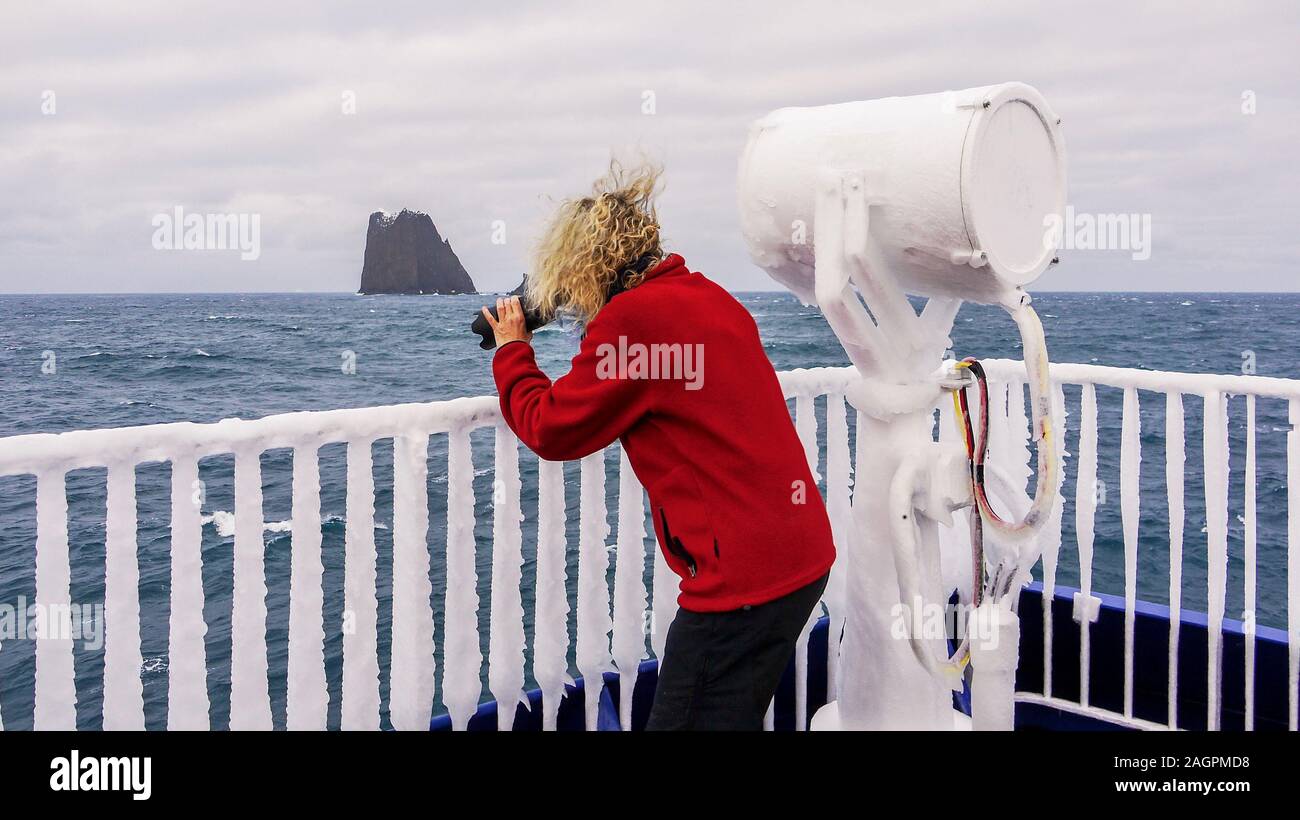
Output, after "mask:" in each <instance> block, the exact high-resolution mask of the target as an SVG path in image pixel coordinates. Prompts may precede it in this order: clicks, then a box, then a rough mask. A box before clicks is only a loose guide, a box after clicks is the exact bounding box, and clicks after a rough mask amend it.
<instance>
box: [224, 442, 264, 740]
mask: <svg viewBox="0 0 1300 820" xmlns="http://www.w3.org/2000/svg"><path fill="white" fill-rule="evenodd" d="M262 532H263V520H262V464H261V452H260V451H259V450H257V449H248V450H241V451H239V452H237V453H235V565H234V593H233V601H232V604H231V614H230V728H231V729H234V730H236V731H239V730H257V731H270V729H271V727H272V724H271V692H270V686H269V683H268V678H267V662H266V568H265V556H266V542H265V540H264V538H263V534H262Z"/></svg>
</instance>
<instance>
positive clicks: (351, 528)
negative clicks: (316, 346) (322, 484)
mask: <svg viewBox="0 0 1300 820" xmlns="http://www.w3.org/2000/svg"><path fill="white" fill-rule="evenodd" d="M371 445H372V442H371V441H370V440H369V439H360V440H356V441H349V442H348V450H347V462H348V466H347V470H348V472H347V521H346V523H345V524H344V544H343V609H344V612H346V613H348V614H349V615H350V616H351V618H352V628H351V629H345V630H343V709H342V726H343V728H344V729H352V730H355V729H366V730H372V731H373V730H376V729H378V728H379V650H378V646H377V644H378V641H377V638H378V635H377V633H376V626H377V622H378V615H379V602H378V600H377V598H376V595H375V581H376V577H375V576H376V554H375V477H374V459H373V457H372V456H371V452H370V449H371Z"/></svg>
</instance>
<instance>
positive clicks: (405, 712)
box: [388, 431, 478, 732]
mask: <svg viewBox="0 0 1300 820" xmlns="http://www.w3.org/2000/svg"><path fill="white" fill-rule="evenodd" d="M460 436H461V437H462V438H464V440H465V447H466V449H468V448H469V440H468V436H467V434H465V433H464V432H463V431H462V432H461V433H460ZM450 446H451V447H452V448H453V452H454V448H455V447H456V446H457V445H456V439H455V438H454V437H453V438H452V440H451V443H450ZM428 458H429V437H428V435H427V434H424V433H408V434H406V435H402V436H398V437H397V438H395V439H393V626H392V630H393V632H392V665H391V668H390V670H389V690H388V711H389V716H390V718H391V719H392V722H393V728H394V729H398V730H401V731H421V732H422V731H425V730H427V729H428V728H429V719H430V717H431V716H432V714H433V686H434V672H435V670H434V660H433V610H432V608H431V606H430V597H431V596H432V594H433V587H432V584H430V582H429V546H428V534H429V495H428V489H427V487H428V478H429V464H428ZM449 466H452V465H450V464H449ZM470 477H471V479H472V478H473V470H472V469H471V471H470ZM459 485H460V479H459V477H458V474H457V473H456V472H454V471H453V472H450V473H449V475H448V479H447V486H448V488H449V489H452V488H459ZM469 492H470V495H471V497H470V502H469V503H470V514H471V516H472V515H473V509H474V506H473V505H474V499H473V488H472V487H471V488H470V490H469ZM447 511H448V515H449V516H453V517H454V515H455V514H456V510H453V508H452V506H451V505H450V504H448V509H447ZM453 521H454V518H453ZM458 526H459V525H458V524H455V523H450V524H449V525H448V534H449V537H450V533H451V532H452V531H453V530H454V529H456V528H457V527H458ZM473 527H474V525H473V521H472V519H471V522H470V538H471V539H473V537H474V535H473V533H474V529H473ZM471 561H472V559H471ZM447 570H448V575H447V595H448V597H449V602H450V596H451V594H452V589H453V587H452V584H453V582H454V581H455V582H459V581H460V579H453V577H452V575H451V570H452V564H451V562H450V561H448V564H447ZM470 592H471V593H472V592H473V584H472V583H471V584H470ZM450 610H451V608H450V606H449V607H448V613H447V629H448V634H450V630H451V629H452V617H451V611H450ZM477 648H478V646H477V641H475V651H477ZM452 651H453V647H452V646H451V645H450V644H448V645H447V659H448V661H450V662H453V663H454V662H455V661H454V660H453V659H454V658H456V657H457V656H455V655H453V654H452ZM444 668H445V666H444ZM474 677H475V680H477V679H478V664H475V665H474ZM444 688H445V687H444ZM444 699H445V692H444ZM475 699H476V700H477V695H475ZM453 715H454V713H453ZM466 720H468V718H466ZM462 728H463V727H462Z"/></svg>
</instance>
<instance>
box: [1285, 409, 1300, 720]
mask: <svg viewBox="0 0 1300 820" xmlns="http://www.w3.org/2000/svg"><path fill="white" fill-rule="evenodd" d="M1287 421H1289V422H1290V423H1291V429H1290V431H1288V432H1287V434H1286V464H1287V469H1286V485H1287V492H1286V508H1287V543H1288V545H1289V547H1288V549H1287V553H1286V631H1287V638H1288V640H1287V648H1288V657H1287V664H1288V666H1289V671H1288V673H1287V701H1288V703H1287V720H1288V724H1289V725H1288V728H1290V729H1291V731H1293V732H1294V731H1295V730H1296V728H1297V724H1298V723H1300V715H1298V714H1297V711H1298V710H1297V708H1296V707H1297V701H1298V700H1300V548H1297V547H1296V545H1297V544H1300V399H1292V400H1291V402H1290V404H1289V406H1288V408H1287Z"/></svg>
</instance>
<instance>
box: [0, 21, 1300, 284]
mask: <svg viewBox="0 0 1300 820" xmlns="http://www.w3.org/2000/svg"><path fill="white" fill-rule="evenodd" d="M11 5H12V6H13V7H11V8H6V9H5V10H4V11H3V12H0V54H3V55H4V56H3V58H0V59H2V63H0V68H3V70H0V111H3V115H2V116H0V291H39V290H58V291H132V290H352V289H355V287H356V284H357V281H358V275H359V269H360V261H361V250H362V247H361V246H362V242H363V240H364V233H365V224H366V217H367V215H368V214H369V213H370V212H371V211H373V210H376V209H388V210H394V209H397V208H401V207H414V208H420V209H423V210H426V211H428V212H429V213H430V214H431V215H432V216H433V218H434V220H435V222H436V223H437V224H438V226H439V228H440V229H441V230H442V231H443V233H444V234H445V235H447V236H448V237H449V238H450V239H451V241H452V243H453V245H454V246H455V247H456V249H457V251H458V253H459V254H460V255H461V257H462V259H463V261H464V262H465V264H466V267H467V268H468V269H469V270H470V271H471V273H472V274H473V275H474V277H475V280H476V282H478V283H479V284H480V287H483V288H505V287H508V286H510V285H513V283H514V282H515V281H517V278H518V275H519V273H520V272H522V271H523V270H524V269H525V267H526V265H527V258H528V240H529V239H530V238H531V237H532V236H533V235H534V233H535V232H536V230H537V228H538V226H539V225H540V222H541V220H542V219H544V217H545V215H546V213H547V211H548V209H549V207H550V206H551V203H552V202H553V201H554V199H555V198H556V197H561V196H566V195H573V194H578V193H581V192H582V191H583V190H584V189H585V188H586V186H587V185H588V184H589V181H590V179H591V178H592V177H594V176H595V175H596V174H597V173H599V171H600V170H601V168H602V167H603V165H604V163H605V162H606V161H607V160H608V157H609V155H610V152H611V151H618V152H623V153H630V152H636V151H638V150H640V151H644V152H646V153H648V154H650V155H652V156H656V157H659V158H660V159H662V160H663V161H664V162H665V164H666V166H667V170H668V173H667V179H666V184H667V187H666V191H665V194H664V198H663V201H662V205H661V215H662V217H663V219H664V226H665V233H666V235H667V236H668V238H669V240H670V242H671V243H672V245H673V247H674V248H675V249H678V250H680V251H682V252H683V253H684V254H685V255H686V256H687V258H688V259H689V260H690V262H691V264H692V265H693V266H694V267H697V268H699V269H701V270H704V271H706V272H708V273H709V274H710V275H713V276H714V277H716V278H717V279H719V280H720V281H722V282H723V283H725V284H727V285H728V286H730V287H733V288H738V289H757V288H767V287H769V282H768V280H767V279H766V278H765V277H764V276H763V274H762V273H761V272H760V271H758V270H757V269H755V268H754V267H753V266H752V265H751V264H750V262H749V260H748V257H747V255H746V253H745V251H744V248H743V245H742V243H741V240H740V236H739V232H738V228H737V220H736V213H735V211H736V207H735V168H736V158H737V154H738V152H739V150H740V148H741V146H742V144H743V141H744V138H745V133H746V130H747V127H748V124H749V123H750V122H751V121H753V120H754V119H756V118H758V117H760V116H762V115H763V114H764V113H766V112H767V111H769V110H771V109H773V108H778V107H782V106H786V105H817V104H824V103H830V102H839V101H845V100H852V99H867V98H871V97H878V96H886V95H892V94H914V93H923V92H928V91H936V90H941V89H944V88H961V87H967V86H973V85H981V84H986V83H990V82H998V81H1002V80H1007V79H1020V80H1024V81H1026V82H1029V83H1032V84H1034V85H1037V86H1038V87H1039V88H1040V89H1042V90H1043V92H1044V93H1045V94H1047V96H1048V98H1049V99H1050V100H1051V101H1052V103H1053V105H1054V107H1055V108H1057V110H1058V111H1059V112H1060V113H1062V115H1063V116H1064V118H1065V123H1066V137H1067V141H1068V145H1069V149H1070V168H1071V171H1070V172H1071V197H1070V198H1071V201H1072V203H1073V204H1074V206H1075V207H1076V209H1077V210H1079V211H1082V212H1089V213H1096V212H1135V211H1136V212H1145V213H1150V214H1152V220H1153V233H1154V240H1153V241H1154V253H1153V255H1152V258H1151V259H1150V260H1149V261H1146V262H1133V261H1132V260H1131V259H1130V258H1129V256H1128V254H1126V253H1123V252H1115V253H1109V252H1108V253H1102V252H1073V253H1070V252H1066V253H1065V254H1063V257H1064V258H1063V264H1062V265H1061V266H1059V267H1058V268H1057V269H1054V270H1053V271H1052V272H1051V274H1050V275H1049V276H1048V277H1045V278H1044V279H1043V280H1042V282H1041V287H1044V288H1055V289H1135V288H1141V289H1156V290H1161V289H1188V290H1195V289H1214V288H1247V289H1262V290H1281V289H1294V288H1295V281H1296V280H1295V276H1294V274H1292V273H1291V271H1292V269H1293V267H1294V264H1295V263H1294V259H1295V258H1296V254H1297V252H1300V239H1297V232H1296V230H1295V228H1294V226H1295V224H1296V222H1297V217H1300V206H1297V205H1296V204H1295V199H1294V196H1293V194H1292V192H1293V191H1294V190H1295V187H1296V182H1297V181H1298V180H1297V177H1298V175H1297V172H1296V171H1295V167H1296V163H1295V161H1294V157H1293V154H1294V150H1295V145H1296V136H1297V127H1298V126H1300V108H1298V106H1297V103H1298V102H1300V99H1298V97H1300V95H1297V91H1296V88H1295V77H1296V76H1300V71H1297V69H1298V68H1300V60H1298V58H1297V57H1296V51H1297V50H1296V49H1295V47H1294V46H1295V43H1296V41H1297V36H1296V35H1297V33H1300V10H1297V7H1296V6H1295V4H1294V3H1284V2H1277V3H1272V2H1270V3H1254V4H1250V5H1247V6H1244V7H1240V8H1223V9H1213V8H1202V7H1197V6H1195V5H1191V4H1173V3H1168V4H1164V3H1162V4H1154V5H1145V4H1144V5H1140V6H1139V5H1138V4H1133V3H1125V2H1102V3H1092V4H1087V5H1083V6H1080V5H1078V4H1061V5H1056V6H1048V5H1035V6H1030V7H1021V4H1017V3H1011V2H1005V0H1001V1H999V2H989V3H979V4H973V3H969V2H945V3H937V4H935V3H915V2H893V3H877V4H862V3H848V2H843V3H830V2H826V3H787V2H751V3H743V4H742V3H719V4H698V3H667V4H656V5H655V6H653V7H651V6H647V5H645V4H618V3H598V4H590V3H562V4H547V5H546V6H539V7H532V8H526V9H519V10H517V9H514V8H511V7H510V6H506V5H500V4H494V5H491V6H487V5H482V6H477V7H472V8H471V7H468V4H438V3H434V4H430V3H415V2H411V3H395V4H384V6H383V8H382V10H381V9H380V8H378V7H376V6H373V5H372V4H345V3H337V4H336V3H325V4H321V3H300V2H290V3H259V4H253V3H248V4H243V5H241V4H236V3H211V4H198V5H189V4H186V5H185V6H184V7H182V6H181V4H174V3H170V2H147V3H134V4H131V5H130V6H127V7H124V8H121V7H120V8H109V7H108V6H107V5H90V6H80V5H65V4H61V3H42V4H22V5H13V4H11ZM45 89H52V90H54V91H55V93H56V94H57V104H58V113H57V114H56V115H55V116H53V117H46V116H42V115H41V113H40V102H41V93H42V91H43V90H45ZM1247 89H1249V90H1252V91H1254V92H1255V94H1256V95H1257V101H1258V102H1257V105H1258V113H1257V114H1255V115H1254V116H1244V115H1243V114H1242V113H1241V111H1240V95H1241V94H1242V92H1243V91H1245V90H1247ZM344 90H349V91H353V92H355V94H356V99H357V114H356V115H355V116H350V117H348V116H343V115H342V113H341V111H340V100H341V94H342V93H343V91H344ZM646 90H651V91H653V92H654V93H655V95H656V102H657V113H656V114H655V115H654V116H645V115H643V114H642V113H641V112H640V104H641V95H642V93H643V91H646ZM176 205H182V206H184V207H185V208H186V209H187V210H191V211H214V212H215V211H249V212H257V213H260V214H261V215H262V241H263V252H262V255H261V258H260V259H259V260H258V261H256V262H240V261H238V257H237V255H235V254H222V253H220V252H205V253H199V254H192V253H191V254H170V253H162V252H158V251H154V250H153V249H152V248H151V246H150V236H151V233H152V229H151V227H150V218H151V216H152V215H153V214H155V213H158V212H160V211H169V210H170V209H171V208H172V207H174V206H176ZM494 220H504V221H505V223H506V225H507V230H508V234H507V236H508V240H509V241H508V242H507V244H506V245H504V246H499V245H493V244H492V243H491V241H490V231H491V226H492V223H493V221H494Z"/></svg>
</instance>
